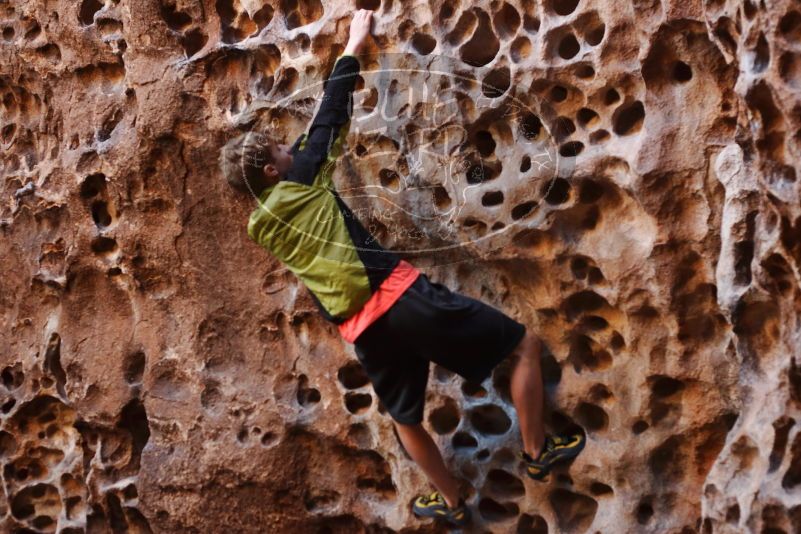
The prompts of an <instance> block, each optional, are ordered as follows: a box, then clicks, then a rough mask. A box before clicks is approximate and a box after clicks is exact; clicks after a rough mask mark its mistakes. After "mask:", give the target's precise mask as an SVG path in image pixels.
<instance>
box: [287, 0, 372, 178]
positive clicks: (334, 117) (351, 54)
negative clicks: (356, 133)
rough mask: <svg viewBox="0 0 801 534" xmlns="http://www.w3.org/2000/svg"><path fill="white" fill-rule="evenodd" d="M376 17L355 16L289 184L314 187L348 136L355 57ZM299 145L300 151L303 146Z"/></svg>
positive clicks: (360, 13) (356, 70)
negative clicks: (325, 164) (343, 137)
mask: <svg viewBox="0 0 801 534" xmlns="http://www.w3.org/2000/svg"><path fill="white" fill-rule="evenodd" d="M372 16H373V12H372V11H370V10H367V9H360V10H358V11H357V12H356V14H355V15H354V16H353V20H352V21H351V25H350V37H349V39H348V44H347V45H346V46H345V50H344V52H343V53H342V55H341V56H340V57H338V58H337V61H336V64H335V65H334V70H333V72H332V73H331V76H329V78H328V79H327V80H326V81H325V83H324V90H323V97H322V102H321V103H320V108H319V109H318V110H317V114H316V115H315V116H314V119H312V122H311V125H310V126H309V130H308V134H307V136H306V139H305V144H304V147H303V149H301V150H295V161H294V164H293V166H292V169H291V170H290V172H289V174H288V176H287V179H288V180H291V181H295V182H300V183H304V184H306V185H312V184H313V183H314V179H315V177H316V176H317V173H318V171H319V169H320V166H321V165H322V164H323V162H324V161H325V160H326V158H327V157H328V153H329V152H330V150H331V147H332V146H333V144H334V142H335V141H336V139H337V137H338V136H340V135H344V134H347V130H348V125H349V123H350V117H351V114H352V112H353V89H354V87H355V85H356V76H357V75H358V74H359V71H360V65H359V60H358V59H356V57H355V55H356V54H358V53H359V52H360V51H361V49H362V46H363V45H364V41H365V39H366V38H367V36H368V35H369V34H370V24H371V21H372ZM299 141H300V140H299ZM295 145H296V147H297V146H299V143H298V142H296V143H295Z"/></svg>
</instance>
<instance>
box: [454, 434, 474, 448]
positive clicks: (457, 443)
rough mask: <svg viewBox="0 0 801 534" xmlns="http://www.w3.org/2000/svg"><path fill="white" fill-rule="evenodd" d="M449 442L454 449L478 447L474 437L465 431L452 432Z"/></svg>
mask: <svg viewBox="0 0 801 534" xmlns="http://www.w3.org/2000/svg"><path fill="white" fill-rule="evenodd" d="M451 443H453V448H455V449H473V448H475V447H478V441H477V440H476V438H474V437H473V436H471V435H470V434H468V433H467V432H457V433H456V434H454V435H453V439H452V440H451Z"/></svg>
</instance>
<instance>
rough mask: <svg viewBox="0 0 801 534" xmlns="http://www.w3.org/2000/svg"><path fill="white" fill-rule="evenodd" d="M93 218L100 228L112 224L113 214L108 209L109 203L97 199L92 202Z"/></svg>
mask: <svg viewBox="0 0 801 534" xmlns="http://www.w3.org/2000/svg"><path fill="white" fill-rule="evenodd" d="M92 220H93V221H94V222H95V225H96V226H98V227H99V228H104V227H106V226H108V225H110V224H111V214H110V213H109V211H108V205H107V204H106V203H105V202H104V201H102V200H97V201H95V202H93V203H92Z"/></svg>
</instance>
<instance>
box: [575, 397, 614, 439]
mask: <svg viewBox="0 0 801 534" xmlns="http://www.w3.org/2000/svg"><path fill="white" fill-rule="evenodd" d="M576 419H578V421H579V423H580V424H581V426H583V427H584V428H586V429H587V430H589V431H591V432H599V431H601V430H604V429H606V427H607V426H608V425H609V416H608V415H606V412H605V411H604V410H603V408H601V407H600V406H596V405H595V404H590V403H589V402H582V403H581V404H579V405H578V407H577V408H576Z"/></svg>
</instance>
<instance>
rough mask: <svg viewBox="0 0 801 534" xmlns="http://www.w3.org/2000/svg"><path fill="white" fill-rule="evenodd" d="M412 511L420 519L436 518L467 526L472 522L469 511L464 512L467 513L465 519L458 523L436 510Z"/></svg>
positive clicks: (452, 524)
mask: <svg viewBox="0 0 801 534" xmlns="http://www.w3.org/2000/svg"><path fill="white" fill-rule="evenodd" d="M412 513H413V514H414V515H415V517H417V518H419V519H434V520H435V521H441V522H443V523H447V524H448V525H451V526H454V527H464V526H467V525H468V524H470V519H471V517H470V514H469V513H468V512H465V514H464V515H465V519H464V521H462V522H458V523H457V522H456V521H453V520H451V519H449V518H448V517H446V516H444V515H440V514H438V513H436V512H418V511H417V510H416V509H412Z"/></svg>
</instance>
